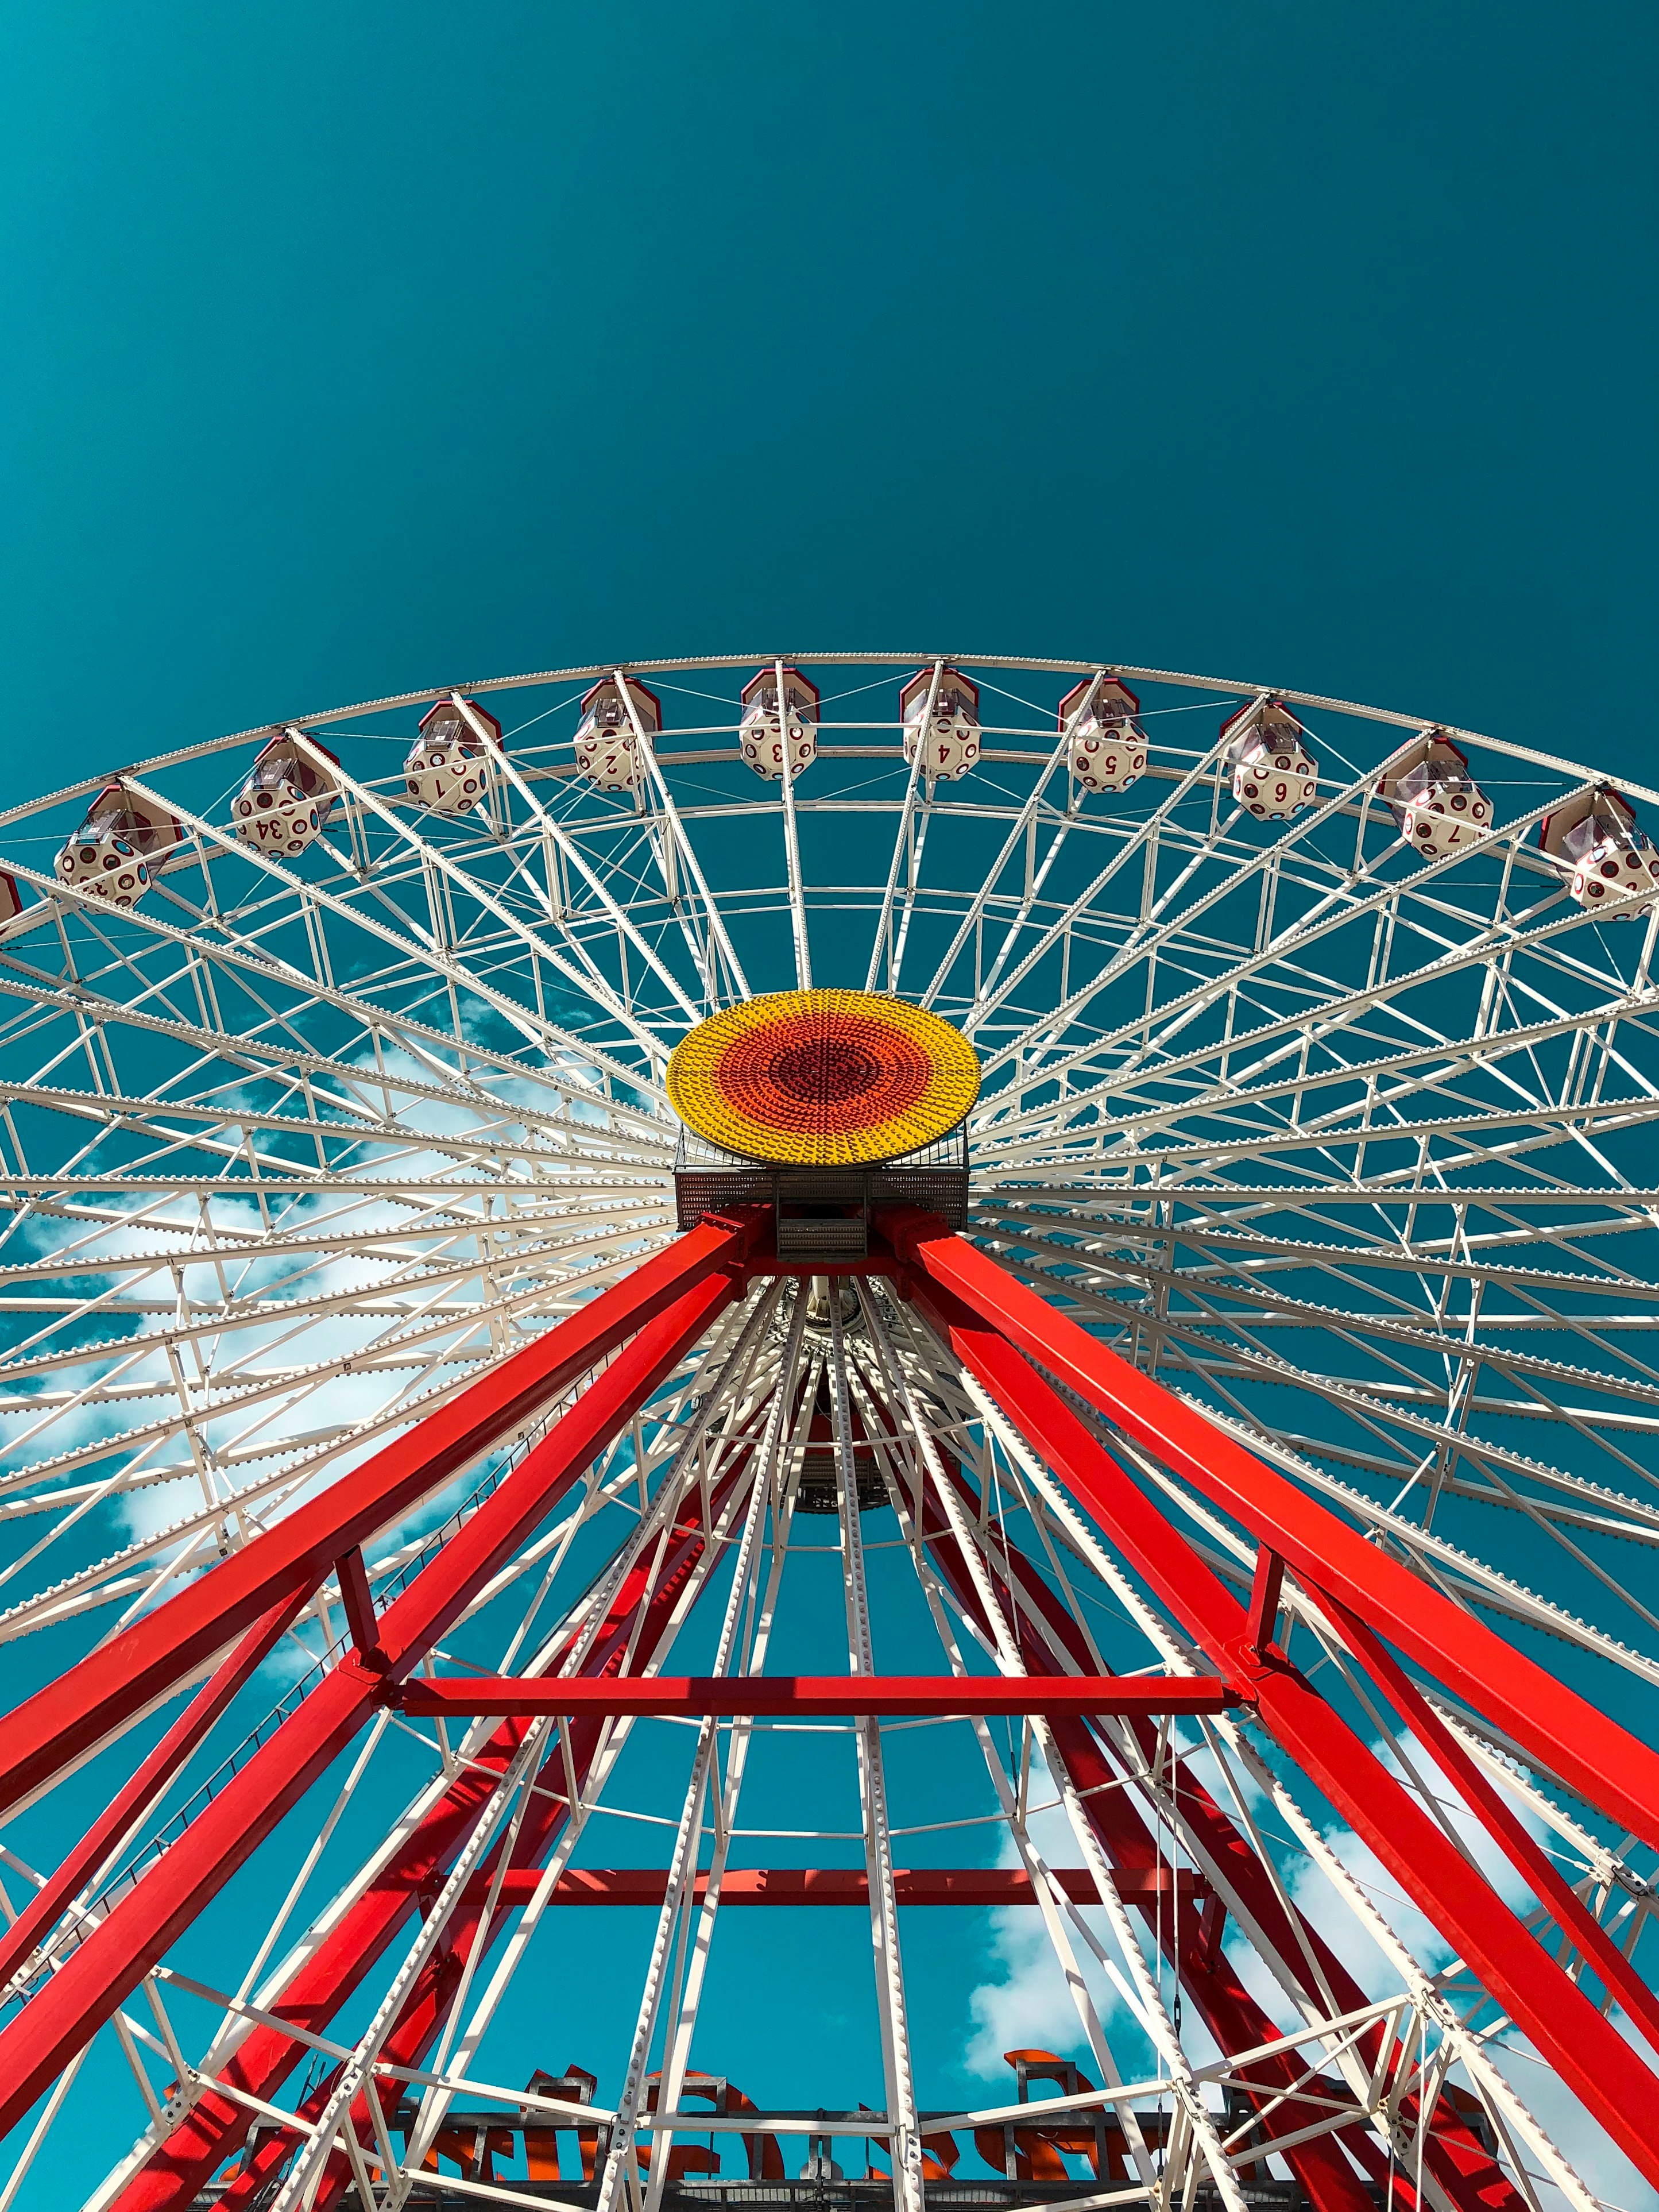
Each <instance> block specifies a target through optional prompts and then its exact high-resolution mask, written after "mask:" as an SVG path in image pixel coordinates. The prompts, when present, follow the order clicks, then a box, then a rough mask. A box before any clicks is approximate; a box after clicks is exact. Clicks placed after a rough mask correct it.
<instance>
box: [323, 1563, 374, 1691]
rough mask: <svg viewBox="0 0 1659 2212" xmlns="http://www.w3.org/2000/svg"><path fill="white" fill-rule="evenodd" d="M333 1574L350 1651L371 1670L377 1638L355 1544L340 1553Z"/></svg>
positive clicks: (366, 1573) (366, 1576) (365, 1573)
mask: <svg viewBox="0 0 1659 2212" xmlns="http://www.w3.org/2000/svg"><path fill="white" fill-rule="evenodd" d="M334 1571H335V1573H336V1576H337V1577H338V1578H339V1583H340V1602H341V1604H342V1606H344V1607H345V1609H346V1626H347V1627H348V1629H349V1630H350V1631H351V1643H352V1649H353V1650H354V1651H355V1652H356V1654H357V1656H358V1657H359V1658H360V1660H361V1661H362V1662H363V1663H364V1665H365V1666H366V1667H372V1666H374V1665H376V1664H377V1662H378V1656H379V1652H380V1636H379V1630H378V1626H377V1620H378V1616H377V1614H376V1613H375V1610H374V1594H373V1592H372V1590H371V1589H370V1588H369V1571H368V1569H367V1568H366V1566H365V1565H364V1564H363V1547H362V1546H361V1545H360V1544H354V1545H353V1546H352V1547H351V1549H350V1551H348V1552H342V1553H341V1555H340V1557H339V1558H338V1559H336V1561H335V1563H334Z"/></svg>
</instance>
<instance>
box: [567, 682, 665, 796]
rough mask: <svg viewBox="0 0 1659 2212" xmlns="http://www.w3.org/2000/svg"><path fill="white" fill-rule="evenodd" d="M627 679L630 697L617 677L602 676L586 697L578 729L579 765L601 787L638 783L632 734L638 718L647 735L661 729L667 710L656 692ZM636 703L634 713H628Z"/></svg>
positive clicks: (619, 788)
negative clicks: (635, 720) (623, 690)
mask: <svg viewBox="0 0 1659 2212" xmlns="http://www.w3.org/2000/svg"><path fill="white" fill-rule="evenodd" d="M623 681H624V682H625V683H626V684H627V687H628V696H627V699H626V700H625V699H624V698H623V696H622V693H621V687H620V686H619V685H618V684H617V681H616V678H615V677H614V676H602V677H601V678H600V679H599V681H598V683H596V684H595V685H594V686H593V688H592V690H590V691H587V692H584V695H583V698H582V719H581V720H580V722H579V723H578V725H577V730H576V765H577V767H578V769H580V770H581V772H582V774H583V775H584V776H585V777H586V778H587V780H588V781H589V782H590V784H592V785H593V786H594V787H595V788H596V789H597V790H599V791H632V790H633V787H634V785H635V784H636V783H637V782H638V781H639V744H638V743H637V741H636V739H635V736H634V716H635V715H637V716H638V717H639V727H640V728H641V729H642V730H643V731H644V732H645V735H646V737H647V738H654V737H656V736H657V735H658V733H659V732H661V730H662V727H663V708H662V704H661V702H660V701H659V700H658V698H657V695H656V693H655V692H654V691H647V690H646V689H645V685H644V684H638V683H636V682H635V681H634V679H633V677H632V676H629V677H625V678H623ZM629 702H632V703H633V714H630V713H629V712H628V704H629Z"/></svg>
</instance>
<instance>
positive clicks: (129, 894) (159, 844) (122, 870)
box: [58, 781, 185, 906]
mask: <svg viewBox="0 0 1659 2212" xmlns="http://www.w3.org/2000/svg"><path fill="white" fill-rule="evenodd" d="M184 835H185V833H184V830H183V829H182V828H181V827H180V825H179V823H178V822H176V821H175V820H174V818H173V816H172V815H171V814H169V813H168V812H167V810H166V808H165V807H161V806H158V805H155V804H154V801H153V800H150V799H140V798H139V797H138V796H137V794H136V793H134V792H130V791H129V790H128V789H127V788H126V787H125V786H124V784H122V783H120V782H119V781H117V782H114V783H106V785H105V786H104V788H103V789H102V790H101V791H100V793H98V796H97V797H96V798H95V799H94V800H93V802H92V805H90V806H89V807H88V809H87V814H86V819H85V820H84V821H83V822H82V824H81V827H80V828H79V829H77V830H76V833H75V835H74V836H72V837H71V838H70V841H69V842H68V844H66V845H65V846H64V849H63V851H62V852H61V853H59V854H58V881H59V882H60V883H64V884H71V885H72V886H73V887H74V888H75V889H76V890H81V891H89V892H90V893H91V894H92V895H93V896H94V897H95V898H101V899H107V900H108V901H109V902H110V904H111V905H112V906H136V904H137V903H138V902H139V900H140V899H141V898H142V897H143V896H144V893H145V892H146V891H147V890H148V889H149V887H150V861H151V860H153V859H154V858H155V857H156V856H157V855H159V854H162V853H165V852H167V850H168V848H170V847H172V846H173V845H177V844H179V843H180V842H182V841H183V838H184Z"/></svg>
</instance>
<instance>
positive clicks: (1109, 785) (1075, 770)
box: [1060, 672, 1147, 791]
mask: <svg viewBox="0 0 1659 2212" xmlns="http://www.w3.org/2000/svg"><path fill="white" fill-rule="evenodd" d="M1140 712H1141V702H1140V701H1139V700H1138V699H1137V698H1136V697H1135V694H1134V692H1133V691H1131V690H1129V686H1128V684H1124V683H1122V682H1121V681H1120V680H1119V679H1118V678H1117V677H1116V676H1113V675H1111V674H1110V673H1109V672H1108V673H1103V674H1102V675H1100V676H1098V677H1096V676H1086V677H1085V678H1083V680H1082V682H1081V684H1076V685H1075V686H1074V688H1073V689H1072V690H1069V691H1068V692H1067V694H1066V696H1065V697H1064V698H1063V700H1062V701H1061V702H1060V728H1061V731H1062V732H1063V735H1064V736H1065V738H1066V740H1067V744H1066V764H1067V766H1068V768H1069V769H1070V771H1071V775H1072V778H1073V781H1075V782H1077V783H1081V785H1082V786H1083V787H1084V788H1085V789H1086V790H1088V791H1127V790H1128V789H1129V786H1130V785H1131V784H1132V783H1134V782H1135V781H1137V780H1138V779H1139V777H1140V776H1141V775H1143V774H1144V772H1145V769H1146V765H1147V733H1146V732H1145V731H1144V730H1143V729H1142V728H1141V725H1140V722H1139V721H1138V720H1136V717H1137V716H1138V715H1139V714H1140Z"/></svg>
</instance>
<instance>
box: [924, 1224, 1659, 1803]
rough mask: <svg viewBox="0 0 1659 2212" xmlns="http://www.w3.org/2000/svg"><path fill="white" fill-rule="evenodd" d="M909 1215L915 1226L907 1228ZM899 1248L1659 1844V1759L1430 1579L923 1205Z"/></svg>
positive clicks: (1308, 1574) (1468, 1700)
mask: <svg viewBox="0 0 1659 2212" xmlns="http://www.w3.org/2000/svg"><path fill="white" fill-rule="evenodd" d="M900 1214H903V1218H900ZM885 1228H887V1234H889V1237H892V1239H893V1243H896V1245H898V1248H900V1249H903V1255H905V1256H907V1259H913V1263H916V1265H918V1267H920V1270H924V1274H927V1276H929V1279H931V1281H934V1283H938V1285H942V1287H945V1290H949V1291H951V1294H954V1297H958V1298H962V1303H965V1305H966V1307H969V1310H971V1312H976V1314H978V1316H980V1318H982V1321H986V1322H991V1328H996V1329H997V1332H1000V1334H1002V1336H1007V1338H1008V1343H1013V1345H1018V1347H1020V1349H1022V1352H1024V1354H1028V1356H1031V1358H1033V1360H1038V1364H1039V1367H1044V1370H1046V1371H1049V1374H1050V1376H1057V1378H1060V1380H1062V1383H1064V1385H1066V1387H1069V1389H1073V1391H1077V1395H1080V1398H1084V1401H1086V1402H1088V1405H1093V1407H1097V1409H1099V1411H1102V1413H1104V1416H1106V1418H1108V1420H1111V1422H1115V1425H1117V1427H1119V1429H1123V1433H1126V1436H1133V1437H1135V1440H1137V1443H1139V1444H1143V1447H1146V1449H1148V1451H1154V1453H1157V1455H1159V1458H1161V1460H1164V1464H1166V1467H1170V1468H1172V1471H1175V1474H1179V1475H1181V1478H1184V1480H1188V1482H1192V1484H1195V1486H1196V1489H1199V1491H1201V1493H1203V1495H1206V1498H1210V1500H1212V1502H1214V1504H1219V1506H1223V1510H1227V1513H1230V1516H1232V1517H1234V1520H1238V1522H1241V1524H1243V1526H1245V1528H1250V1533H1252V1535H1254V1537H1256V1541H1259V1544H1265V1547H1268V1548H1269V1551H1276V1553H1279V1555H1281V1558H1283V1559H1285V1562H1287V1564H1290V1566H1292V1568H1294V1571H1296V1573H1299V1575H1303V1577H1305V1579H1311V1582H1318V1583H1321V1589H1325V1590H1329V1593H1332V1595H1334V1597H1338V1599H1341V1601H1342V1604H1345V1606H1352V1608H1353V1613H1358V1617H1360V1620H1363V1621H1367V1624H1369V1626H1371V1628H1376V1631H1378V1632H1380V1635H1384V1637H1387V1639H1390V1641H1391V1644H1396V1646H1398V1648H1400V1650H1402V1652H1405V1655H1407V1656H1409V1659H1415V1663H1418V1666H1422V1668H1426V1672H1432V1674H1436V1677H1438V1679H1440V1681H1442V1683H1444V1686H1447V1687H1449V1690H1453V1692H1456V1694H1457V1697H1460V1699H1462V1701H1464V1704H1467V1705H1471V1708H1474V1710H1475V1712H1484V1714H1486V1719H1489V1721H1495V1723H1498V1725H1499V1728H1505V1729H1506V1732H1509V1735H1511V1736H1513V1739H1515V1741H1517V1743H1522V1745H1524V1747H1526V1750H1529V1752H1533V1756H1537V1759H1540V1760H1541V1763H1544V1765H1547V1767H1551V1770H1553V1771H1555V1774H1559V1777H1562V1781H1564V1783H1568V1787H1572V1790H1577V1792H1579V1794H1582V1796H1586V1798H1589V1801H1590V1802H1593V1805H1599V1808H1601V1809H1604V1812H1606V1814H1608V1816H1610V1818H1614V1820H1620V1823H1621V1825H1624V1827H1628V1829H1632V1834H1637V1836H1644V1838H1646V1840H1648V1843H1652V1844H1659V1752H1655V1750H1652V1745H1648V1743H1641V1739H1639V1736H1632V1735H1630V1732H1628V1729H1624V1728H1620V1723H1617V1721H1610V1719H1608V1717H1606V1714H1604V1712H1597V1708H1595V1705H1590V1704H1589V1701H1586V1699H1582V1697H1577V1692H1572V1690H1568V1687H1566V1683H1562V1681H1557V1679H1555V1677H1553V1674H1548V1672H1547V1670H1544V1668H1541V1666H1537V1663H1535V1662H1531V1659H1526V1656H1524V1655H1522V1652H1517V1650H1515V1648H1513V1646H1511V1644H1506V1641H1505V1639H1502V1637H1498V1635H1493V1631H1491V1628H1486V1626H1484V1624H1482V1621H1478V1620H1474V1617H1471V1614H1468V1613H1464V1610H1462V1608H1460V1606H1456V1604H1453V1601H1451V1599H1449V1597H1444V1595H1442V1593H1440V1590H1433V1589H1432V1586H1429V1583H1426V1582H1420V1579H1418V1577H1415V1575H1414V1573H1409V1568H1405V1566H1400V1562H1398V1559H1391V1558H1390V1555H1387V1553H1383V1551H1380V1548H1378V1547H1376V1544H1367V1541H1365V1537H1363V1535H1360V1533H1358V1531H1356V1528H1352V1526H1349V1524H1347V1522H1345V1520H1341V1517H1338V1516H1336V1513H1332V1510H1329V1509H1327V1506H1323V1504H1318V1502H1317V1500H1314V1498H1307V1495H1305V1493H1303V1491H1299V1489H1296V1484H1294V1482H1287V1480H1285V1478H1283V1475H1279V1474H1275V1468H1269V1467H1263V1462H1261V1460H1256V1458H1252V1455H1250V1453H1248V1451H1245V1449H1243V1447H1241V1444H1237V1443H1234V1440H1232V1437H1230V1436H1226V1433H1223V1431H1221V1429H1217V1427H1214V1425H1212V1422H1208V1420H1206V1418H1203V1416H1201V1413H1196V1411H1195V1409H1192V1407H1188V1405H1184V1402H1181V1401H1179V1398H1177V1395H1175V1394H1172V1391H1168V1389H1164V1385H1161V1383H1154V1380H1153V1378H1150V1376H1143V1374H1141V1371H1139V1370H1137V1367H1130V1364H1128V1360H1122V1358H1119V1356H1117V1354H1115V1352H1108V1349H1106V1345H1102V1343H1097V1340H1095V1338H1093V1336H1088V1332H1086V1329H1080V1328H1077V1322H1075V1321H1069V1318H1066V1316H1064V1314H1060V1312H1055V1307H1053V1305H1049V1303H1046V1301H1044V1298H1039V1297H1038V1294H1035V1291H1033V1290H1026V1285H1024V1283H1018V1281H1015V1279H1013V1276H1011V1274H1008V1272H1007V1270H1004V1267H1000V1265H997V1263H996V1261H993V1259H989V1256H986V1255H984V1252H980V1249H978V1248H976V1245H971V1243H969V1241H966V1239H965V1237H955V1234H954V1232H949V1230H947V1228H945V1225H942V1224H940V1221H938V1218H935V1217H934V1214H923V1212H918V1210H916V1207H903V1210H900V1207H892V1210H885Z"/></svg>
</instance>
